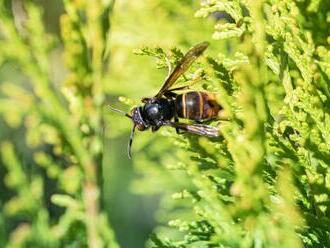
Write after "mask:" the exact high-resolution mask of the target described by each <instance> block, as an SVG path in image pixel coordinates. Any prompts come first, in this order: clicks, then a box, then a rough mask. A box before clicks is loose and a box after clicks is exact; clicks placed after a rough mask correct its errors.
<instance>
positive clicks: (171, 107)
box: [111, 42, 221, 157]
mask: <svg viewBox="0 0 330 248" xmlns="http://www.w3.org/2000/svg"><path fill="white" fill-rule="evenodd" d="M207 47H208V43H207V42H202V43H200V44H198V45H196V46H194V47H193V48H192V49H190V50H189V51H188V52H187V53H186V54H185V55H184V57H183V58H182V59H181V60H180V61H179V62H178V64H177V65H176V67H175V68H174V70H173V71H172V72H171V73H170V75H169V76H168V77H167V79H166V80H165V82H164V84H163V86H162V87H161V89H160V90H159V92H158V93H157V94H156V95H155V96H154V97H151V98H143V99H142V102H143V103H144V104H143V105H142V106H139V107H135V108H133V109H132V111H131V114H126V113H124V114H125V116H127V117H129V118H131V119H132V121H133V129H132V132H131V137H130V141H129V145H128V155H129V157H131V145H132V141H133V136H134V132H135V128H137V129H138V130H140V131H144V130H146V129H149V128H151V130H152V131H156V130H158V129H159V128H160V127H162V126H171V127H174V128H175V129H176V130H177V132H178V133H179V132H180V131H185V132H189V133H193V134H198V135H205V136H209V137H218V136H219V132H218V129H217V128H216V127H213V126H209V125H204V124H200V123H191V124H187V123H180V122H179V120H178V118H184V119H189V120H193V121H196V122H202V121H205V120H209V119H212V118H215V117H217V115H218V112H219V111H220V109H221V106H220V105H219V104H218V103H217V101H216V100H215V95H214V94H213V93H209V92H202V91H189V92H185V93H183V94H177V93H175V92H176V91H178V90H184V89H186V88H188V86H183V87H178V88H172V86H173V85H174V83H175V82H176V81H177V79H178V78H179V77H180V76H181V75H182V74H183V73H184V72H186V71H187V69H188V68H189V67H190V66H191V64H192V63H193V62H194V61H195V60H196V59H197V58H198V57H199V56H200V55H201V54H202V53H203V52H204V51H205V49H206V48H207ZM111 109H112V110H114V111H116V112H120V113H123V112H122V111H120V110H117V109H114V108H112V107H111Z"/></svg>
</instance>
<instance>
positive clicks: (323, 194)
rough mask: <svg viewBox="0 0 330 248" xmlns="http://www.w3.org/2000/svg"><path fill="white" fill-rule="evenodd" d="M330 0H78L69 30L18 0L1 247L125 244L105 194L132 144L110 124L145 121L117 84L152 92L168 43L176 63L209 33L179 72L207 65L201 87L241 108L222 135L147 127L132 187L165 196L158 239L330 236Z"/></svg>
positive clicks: (134, 95)
mask: <svg viewBox="0 0 330 248" xmlns="http://www.w3.org/2000/svg"><path fill="white" fill-rule="evenodd" d="M327 2H328V0H314V1H313V0H300V1H293V0H268V1H261V0H206V1H201V3H199V2H197V1H193V0H185V1H175V0H144V1H124V0H122V1H121V0H118V1H116V3H115V4H114V2H113V1H110V0H109V1H104V0H103V1H101V0H96V1H87V0H82V1H70V0H64V1H63V4H64V13H63V15H62V16H61V18H60V29H61V36H60V37H56V36H55V35H50V34H49V33H47V32H46V31H45V27H44V25H43V22H42V14H43V11H42V9H41V8H40V7H38V6H37V4H35V3H34V1H24V6H23V5H22V2H21V1H4V0H2V1H1V4H0V18H1V19H0V66H1V69H0V80H1V82H0V87H1V94H0V116H1V122H0V128H1V129H0V130H1V134H0V138H1V146H0V154H1V161H0V163H2V164H0V173H1V177H0V178H1V181H0V186H1V187H2V189H1V190H0V192H1V193H2V194H1V195H0V210H1V212H0V246H1V247H3V246H7V247H67V246H70V247H71V246H73V247H84V246H88V247H118V245H117V242H116V241H115V238H114V234H113V230H112V229H111V227H110V225H109V224H108V217H109V218H110V219H111V209H110V210H109V209H106V208H104V205H103V204H100V203H101V199H102V198H104V196H106V195H107V194H108V193H109V192H110V191H109V190H108V189H107V187H108V186H109V187H110V188H111V187H112V186H113V187H115V185H114V184H111V183H112V182H111V180H109V177H110V176H111V175H108V172H111V171H113V170H114V169H111V170H110V169H109V168H114V167H116V168H117V170H120V169H122V167H121V165H122V164H124V161H123V159H122V158H120V157H119V155H118V153H116V151H120V150H124V149H125V148H126V146H125V145H123V143H122V142H120V143H118V145H117V146H116V147H110V149H108V147H106V149H104V147H103V146H104V144H103V138H104V132H103V131H104V130H105V137H108V136H110V137H112V138H118V139H120V138H123V137H125V138H128V137H127V136H128V132H129V131H130V128H129V126H130V125H131V123H130V122H129V120H128V119H126V118H122V117H121V116H116V115H112V114H111V115H110V114H109V111H108V110H107V108H106V107H105V105H106V104H107V103H108V101H106V100H105V99H106V96H107V95H109V99H110V102H111V103H114V105H116V106H118V107H119V106H121V105H123V104H120V103H118V102H117V97H119V96H124V97H128V98H121V99H122V102H124V103H126V104H128V105H129V107H132V106H133V105H134V104H138V100H139V98H141V97H144V96H151V95H153V94H155V93H156V92H157V89H159V87H160V86H161V82H162V81H163V79H164V77H165V76H166V69H164V68H165V65H166V63H165V59H164V57H165V56H164V55H166V56H168V57H169V59H170V61H171V63H172V64H173V66H174V65H175V63H176V62H177V61H178V59H179V58H180V56H182V54H183V53H184V52H185V51H187V49H188V48H189V47H191V46H193V45H194V44H197V43H198V42H201V41H204V40H207V41H210V47H209V49H208V50H207V51H206V52H205V56H204V58H201V59H200V60H198V62H196V63H195V64H194V65H193V66H192V68H191V69H190V70H189V72H187V73H186V75H185V77H182V78H181V79H180V82H179V83H181V84H184V83H185V82H186V81H192V80H193V79H194V78H196V77H198V76H202V77H203V80H202V81H201V82H200V83H199V84H195V85H194V86H193V88H194V89H199V90H201V89H202V90H208V91H213V92H217V93H218V100H219V102H220V103H221V105H222V106H223V108H224V113H223V114H224V115H225V116H226V117H227V119H228V120H226V121H216V122H214V123H212V125H219V128H220V131H221V134H222V137H221V138H219V139H209V138H206V137H198V136H193V135H187V134H184V135H177V134H176V133H175V130H171V129H168V128H162V129H161V130H160V131H159V132H158V133H157V134H150V133H147V132H146V133H141V134H139V135H137V136H136V138H135V141H134V147H133V163H134V168H135V169H136V171H137V172H138V173H139V175H140V178H139V179H137V180H136V181H134V183H133V185H132V189H133V191H135V192H137V193H142V194H148V193H149V194H161V195H162V200H161V201H160V207H159V210H158V212H157V214H156V219H157V220H158V223H159V225H158V226H157V227H156V229H155V231H154V233H153V234H152V235H151V236H150V239H149V240H148V241H147V244H146V245H147V246H148V247H180V248H181V247H329V246H330V232H329V225H330V220H329V188H330V185H329V163H330V162H329V161H330V115H329V113H330V103H329V101H330V89H329V85H330V49H329V46H330V36H329V35H330V18H329V16H330V5H329V4H328V3H327ZM12 10H14V11H12ZM110 20H111V23H110ZM110 24H111V26H110ZM110 29H111V32H110ZM132 51H134V53H132ZM59 54H60V56H63V58H64V61H65V68H64V66H63V65H61V62H58V61H57V60H56V59H55V60H54V59H52V58H53V57H54V56H55V57H56V56H57V57H59ZM137 55H147V56H151V57H154V58H155V59H154V58H151V59H148V58H147V57H141V56H137ZM60 61H61V60H60ZM54 63H55V64H54ZM52 68H57V70H56V71H55V73H54V71H52ZM157 68H160V69H161V70H157ZM130 99H134V100H130ZM115 102H116V103H115ZM127 109H128V107H127ZM103 118H105V119H103ZM104 123H105V124H106V125H105V127H104ZM125 152H126V151H125ZM111 156H113V157H111ZM102 168H103V171H102ZM104 171H105V172H104ZM108 176H109V177H108ZM122 176H123V177H125V174H124V175H122ZM102 179H104V181H105V182H106V185H108V186H107V187H104V188H103V185H102ZM120 180H124V179H120ZM108 183H109V184H108ZM102 203H103V202H102ZM105 205H106V206H107V204H105ZM108 214H109V215H108Z"/></svg>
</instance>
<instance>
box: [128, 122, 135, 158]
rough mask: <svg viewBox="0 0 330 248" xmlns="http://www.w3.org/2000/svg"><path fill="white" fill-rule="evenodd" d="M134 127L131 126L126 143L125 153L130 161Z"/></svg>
mask: <svg viewBox="0 0 330 248" xmlns="http://www.w3.org/2000/svg"><path fill="white" fill-rule="evenodd" d="M135 126H136V125H133V128H132V131H131V135H130V137H129V142H128V147H127V152H128V158H129V159H131V158H132V151H131V149H132V143H133V138H134V133H135Z"/></svg>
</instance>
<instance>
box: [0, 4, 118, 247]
mask: <svg viewBox="0 0 330 248" xmlns="http://www.w3.org/2000/svg"><path fill="white" fill-rule="evenodd" d="M64 7H65V14H63V15H62V17H61V22H62V23H61V27H62V41H63V45H64V48H65V52H64V56H65V61H66V65H67V69H68V73H67V75H66V77H65V79H64V81H63V82H56V79H55V78H54V76H53V75H52V71H51V69H52V65H51V64H50V61H51V60H50V56H51V55H52V53H54V48H55V47H56V46H57V43H58V42H59V41H58V40H56V38H55V37H54V36H52V35H50V34H48V33H47V32H46V31H45V28H44V25H43V23H42V10H41V9H40V8H39V7H38V6H37V5H36V4H35V3H34V2H33V1H25V2H24V5H23V3H22V2H20V1H13V2H10V1H1V5H0V13H1V41H0V43H1V48H0V50H1V51H0V52H1V58H2V59H1V65H2V68H3V70H6V69H7V70H11V73H12V74H16V75H17V76H16V77H11V78H10V79H9V80H6V81H7V82H3V83H2V84H1V88H2V96H1V110H0V113H1V115H2V116H3V117H4V120H5V122H6V125H7V127H6V129H5V130H7V131H9V130H11V132H20V133H21V135H23V137H24V138H25V139H23V140H22V139H21V140H17V139H13V138H12V137H10V136H8V137H2V138H3V141H2V142H1V158H2V162H3V165H4V166H5V169H4V170H3V169H2V172H3V173H4V174H5V176H4V178H3V179H4V186H5V187H6V188H7V190H8V191H9V192H8V194H7V195H6V197H4V198H2V199H1V200H2V201H3V204H2V205H1V212H2V215H1V220H2V221H1V229H4V236H3V237H2V238H1V239H2V243H3V244H4V245H6V246H7V247H63V246H75V247H84V246H85V247H86V246H88V247H101V246H104V247H105V246H106V247H118V246H117V244H116V242H115V240H114V237H113V233H112V230H111V229H110V227H109V225H108V223H107V221H106V219H105V217H104V214H103V213H102V211H103V210H101V209H100V207H99V197H100V183H101V181H99V179H98V173H99V174H100V173H101V171H100V166H101V162H102V138H103V137H102V129H103V126H102V125H103V124H102V123H103V121H102V115H103V113H102V109H103V104H104V99H105V93H104V90H103V84H102V82H103V77H104V74H105V72H106V69H107V68H104V67H103V64H104V63H105V62H106V60H107V59H108V57H109V53H108V52H107V46H108V34H109V27H110V21H109V16H110V12H111V9H112V2H111V1H93V2H90V1H80V2H71V1H64ZM17 23H20V25H18V24H17ZM13 64H15V65H17V66H16V67H12V66H11V67H10V68H8V65H13ZM61 73H63V71H62V72H61ZM56 83H59V84H60V85H59V86H58V85H56ZM9 128H10V129H9ZM26 146H27V147H28V149H26ZM20 151H28V153H27V154H23V155H22V156H20V155H18V154H20V153H21V152H20ZM55 193H56V194H55ZM50 218H51V219H50ZM6 237H9V239H8V240H7V241H6Z"/></svg>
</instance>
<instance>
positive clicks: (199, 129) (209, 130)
mask: <svg viewBox="0 0 330 248" xmlns="http://www.w3.org/2000/svg"><path fill="white" fill-rule="evenodd" d="M165 125H166V126H171V127H174V128H177V129H180V130H182V131H186V132H188V133H193V134H197V135H203V136H208V137H219V136H220V134H219V129H218V128H216V127H213V126H209V125H203V124H186V123H179V122H168V123H166V124H165Z"/></svg>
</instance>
